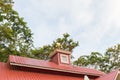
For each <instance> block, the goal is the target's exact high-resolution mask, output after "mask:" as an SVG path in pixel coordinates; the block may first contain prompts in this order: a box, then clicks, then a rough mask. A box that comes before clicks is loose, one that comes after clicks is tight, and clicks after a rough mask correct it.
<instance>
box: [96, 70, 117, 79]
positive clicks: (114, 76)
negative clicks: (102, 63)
mask: <svg viewBox="0 0 120 80" xmlns="http://www.w3.org/2000/svg"><path fill="white" fill-rule="evenodd" d="M118 73H119V70H115V71H113V72H110V73H108V74H105V75H104V76H101V77H99V78H97V79H96V80H116V78H117V76H118Z"/></svg>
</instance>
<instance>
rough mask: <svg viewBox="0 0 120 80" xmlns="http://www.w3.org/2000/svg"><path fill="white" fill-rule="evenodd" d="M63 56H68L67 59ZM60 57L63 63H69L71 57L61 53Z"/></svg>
mask: <svg viewBox="0 0 120 80" xmlns="http://www.w3.org/2000/svg"><path fill="white" fill-rule="evenodd" d="M63 57H64V58H65V57H66V61H65V60H64V59H63ZM60 59H61V63H66V64H69V57H68V55H65V54H60Z"/></svg>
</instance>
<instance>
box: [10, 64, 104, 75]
mask: <svg viewBox="0 0 120 80" xmlns="http://www.w3.org/2000/svg"><path fill="white" fill-rule="evenodd" d="M10 65H13V66H21V67H29V68H37V69H45V70H52V71H60V72H68V73H73V74H81V75H90V76H96V77H99V76H102V75H101V74H92V73H85V72H75V71H69V70H63V69H55V68H49V67H43V66H34V65H28V64H19V63H15V62H10Z"/></svg>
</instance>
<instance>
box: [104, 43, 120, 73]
mask: <svg viewBox="0 0 120 80" xmlns="http://www.w3.org/2000/svg"><path fill="white" fill-rule="evenodd" d="M103 63H104V66H103V68H102V69H103V71H106V72H110V71H112V70H114V69H117V68H120V44H117V45H115V46H114V47H111V48H108V49H107V50H106V52H105V54H104V61H103Z"/></svg>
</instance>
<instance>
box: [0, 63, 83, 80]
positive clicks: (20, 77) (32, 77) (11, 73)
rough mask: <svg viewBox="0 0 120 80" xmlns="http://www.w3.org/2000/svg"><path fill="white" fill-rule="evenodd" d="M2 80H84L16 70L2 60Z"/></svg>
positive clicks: (0, 67) (0, 75) (0, 64)
mask: <svg viewBox="0 0 120 80" xmlns="http://www.w3.org/2000/svg"><path fill="white" fill-rule="evenodd" d="M0 80H83V78H80V77H72V76H64V75H53V74H45V73H37V72H29V71H20V70H14V69H10V68H9V67H8V65H7V63H2V62H0Z"/></svg>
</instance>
